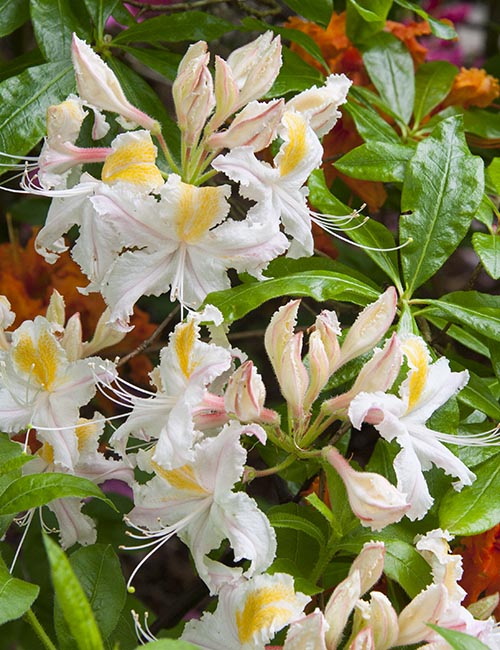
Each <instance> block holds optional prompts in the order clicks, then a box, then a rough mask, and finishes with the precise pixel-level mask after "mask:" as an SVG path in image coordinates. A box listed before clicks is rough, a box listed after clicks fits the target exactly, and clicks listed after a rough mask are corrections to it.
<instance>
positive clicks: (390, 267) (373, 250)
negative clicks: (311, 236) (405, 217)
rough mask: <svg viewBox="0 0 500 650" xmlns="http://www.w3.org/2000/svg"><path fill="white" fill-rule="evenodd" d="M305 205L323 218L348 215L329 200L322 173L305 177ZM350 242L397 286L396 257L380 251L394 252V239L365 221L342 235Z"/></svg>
mask: <svg viewBox="0 0 500 650" xmlns="http://www.w3.org/2000/svg"><path fill="white" fill-rule="evenodd" d="M308 185H309V201H310V202H311V204H312V205H313V206H314V207H315V208H316V210H317V211H318V212H323V213H324V214H333V215H342V214H349V208H348V207H347V206H346V205H344V204H343V203H342V202H341V201H339V200H338V199H337V198H335V197H334V196H333V194H332V193H331V192H330V190H329V189H328V188H327V186H326V183H325V177H324V175H323V172H322V171H314V172H313V173H312V174H311V175H310V177H309V183H308ZM347 235H348V236H349V238H350V239H352V240H353V241H354V242H356V243H357V244H359V245H360V246H365V247H368V248H365V249H364V251H365V253H366V254H367V255H368V256H369V257H371V259H372V260H373V261H374V262H375V263H376V264H377V266H379V267H380V268H381V269H382V271H384V273H386V275H387V276H388V277H389V278H390V279H391V280H392V281H393V282H394V284H395V285H396V286H398V285H399V283H400V280H399V271H398V261H397V254H396V252H395V251H387V250H385V251H384V250H381V249H387V248H394V247H395V246H396V244H395V242H394V237H393V236H392V233H391V232H390V230H388V229H387V228H386V227H385V226H384V225H383V224H381V223H378V222H377V221H375V220H374V219H370V220H369V221H367V222H366V223H365V224H364V225H363V226H362V227H361V228H357V229H356V230H351V231H349V232H346V236H347Z"/></svg>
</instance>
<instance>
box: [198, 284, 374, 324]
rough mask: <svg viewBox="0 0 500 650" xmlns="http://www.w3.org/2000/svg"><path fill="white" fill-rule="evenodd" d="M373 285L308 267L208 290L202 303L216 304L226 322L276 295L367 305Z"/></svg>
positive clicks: (237, 317)
mask: <svg viewBox="0 0 500 650" xmlns="http://www.w3.org/2000/svg"><path fill="white" fill-rule="evenodd" d="M378 295H379V294H378V292H377V291H376V290H375V289H373V288H372V287H370V286H368V285H366V284H364V283H362V282H360V281H359V280H356V279H354V278H351V277H349V276H348V275H343V274H342V273H333V272H330V271H309V272H308V273H295V274H293V275H289V276H284V277H282V278H277V279H275V280H264V281H263V282H259V283H256V282H251V283H249V284H243V285H240V286H237V287H234V288H233V289H227V290H226V291H216V292H214V293H211V294H209V295H208V296H207V297H206V299H205V303H206V304H210V305H215V306H216V307H217V308H218V309H220V311H221V312H222V315H223V316H224V321H225V322H226V323H232V322H233V321H235V320H239V319H240V318H243V316H245V315H246V314H248V312H250V311H252V310H253V309H257V307H259V306H260V305H262V303H264V302H266V301H267V300H271V298H277V297H279V296H308V297H309V298H314V300H316V301H317V302H325V300H340V301H345V302H353V303H354V304H356V305H367V304H368V303H369V302H371V301H373V300H376V299H377V298H378Z"/></svg>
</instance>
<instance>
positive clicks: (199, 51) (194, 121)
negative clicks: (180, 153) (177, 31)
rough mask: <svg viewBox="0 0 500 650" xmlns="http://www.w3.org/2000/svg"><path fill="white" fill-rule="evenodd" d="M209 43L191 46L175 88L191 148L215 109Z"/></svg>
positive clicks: (181, 122) (177, 107) (177, 109)
mask: <svg viewBox="0 0 500 650" xmlns="http://www.w3.org/2000/svg"><path fill="white" fill-rule="evenodd" d="M209 59H210V54H209V53H208V52H207V44H206V43H205V42H204V41H199V42H198V43H195V44H194V45H191V46H190V47H189V49H188V51H187V52H186V54H185V55H184V58H183V59H182V61H181V63H180V65H179V70H178V72H177V77H176V79H175V81H174V83H173V86H172V95H173V99H174V105H175V112H176V115H177V123H178V125H179V128H180V130H181V131H182V134H183V137H184V140H185V142H186V144H187V145H188V146H189V147H192V146H194V145H195V144H196V143H197V141H198V138H199V137H200V133H201V131H202V129H203V127H204V125H205V122H206V121H207V119H208V117H209V115H210V113H211V112H212V109H213V107H214V106H215V97H214V84H213V80H212V75H211V74H210V71H209V69H208V61H209Z"/></svg>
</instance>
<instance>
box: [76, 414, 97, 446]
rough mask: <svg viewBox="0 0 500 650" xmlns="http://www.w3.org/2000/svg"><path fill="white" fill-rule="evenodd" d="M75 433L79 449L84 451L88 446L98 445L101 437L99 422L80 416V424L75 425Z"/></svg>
mask: <svg viewBox="0 0 500 650" xmlns="http://www.w3.org/2000/svg"><path fill="white" fill-rule="evenodd" d="M75 433H76V437H77V440H78V451H80V452H81V451H84V449H85V448H86V447H88V446H90V445H91V446H92V447H96V446H97V443H96V441H97V439H98V437H99V424H98V423H97V422H94V421H93V420H87V419H85V418H80V419H79V420H78V425H77V426H76V427H75Z"/></svg>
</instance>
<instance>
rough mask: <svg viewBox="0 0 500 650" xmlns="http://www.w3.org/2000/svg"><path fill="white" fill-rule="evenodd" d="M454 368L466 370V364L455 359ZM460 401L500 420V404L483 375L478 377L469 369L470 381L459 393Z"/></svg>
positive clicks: (452, 365)
mask: <svg viewBox="0 0 500 650" xmlns="http://www.w3.org/2000/svg"><path fill="white" fill-rule="evenodd" d="M451 367H452V369H453V370H464V366H463V365H461V364H458V363H456V362H455V361H453V362H452V363H451ZM457 398H458V400H459V401H460V402H463V403H464V404H467V405H468V406H471V407H472V408H474V409H477V410H478V411H482V412H483V413H485V414H486V415H488V416H489V417H490V418H493V419H494V420H497V421H499V422H500V405H499V403H498V400H497V399H496V397H495V396H494V395H493V394H492V392H491V390H490V389H489V386H488V382H487V381H486V379H484V378H483V377H478V376H477V375H476V374H475V373H473V372H472V371H471V370H470V369H469V381H468V382H467V384H466V385H465V386H464V387H463V388H462V390H461V391H460V392H459V393H458V396H457Z"/></svg>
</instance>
